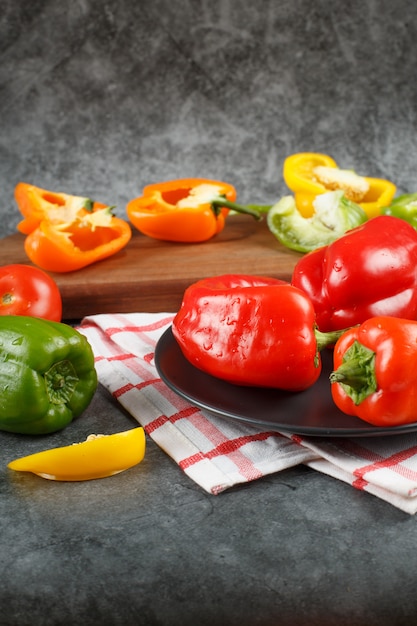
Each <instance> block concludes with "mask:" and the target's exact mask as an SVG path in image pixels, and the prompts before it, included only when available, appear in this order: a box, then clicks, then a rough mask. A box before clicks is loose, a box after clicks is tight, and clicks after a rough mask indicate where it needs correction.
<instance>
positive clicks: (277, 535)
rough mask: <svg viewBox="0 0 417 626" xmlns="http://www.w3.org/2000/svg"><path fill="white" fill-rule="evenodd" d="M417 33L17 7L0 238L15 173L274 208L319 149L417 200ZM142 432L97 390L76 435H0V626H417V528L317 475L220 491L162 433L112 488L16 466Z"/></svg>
mask: <svg viewBox="0 0 417 626" xmlns="http://www.w3.org/2000/svg"><path fill="white" fill-rule="evenodd" d="M416 30H417V4H416V3H415V2H413V1H412V0H396V2H392V1H391V0H351V1H350V2H341V1H337V0H333V1H331V0H282V1H275V2H274V1H273V0H257V1H256V2H254V1H253V0H223V1H222V0H211V1H209V0H188V1H187V0H184V1H183V2H180V1H178V0H139V1H136V2H135V1H134V0H118V1H117V2H110V1H109V0H73V1H72V2H62V1H59V0H31V2H28V1H25V0H3V1H2V3H1V8H0V128H1V132H0V190H1V202H0V216H1V219H0V235H1V236H5V235H7V234H9V233H13V232H15V227H16V223H17V221H18V219H19V216H18V214H17V210H16V207H15V205H14V200H13V189H14V186H15V184H16V183H17V182H18V181H21V180H23V181H26V182H29V183H33V184H35V185H38V186H41V187H45V188H47V189H51V190H54V191H59V190H60V191H66V192H68V193H76V194H78V195H84V194H85V195H89V196H92V197H95V198H96V199H98V200H103V201H106V202H109V203H111V204H116V205H117V207H118V208H117V211H118V212H119V213H120V214H121V215H123V214H124V207H125V204H126V202H127V201H128V200H129V199H130V198H131V197H134V196H135V195H138V194H139V193H140V191H141V189H142V187H143V185H145V184H147V183H150V182H155V181H159V180H164V179H169V178H176V177H184V176H203V177H208V178H220V179H223V180H226V181H229V182H231V183H233V184H235V185H236V188H237V190H238V194H239V197H240V199H241V200H242V201H247V202H254V201H262V202H270V201H274V200H275V199H276V198H277V197H278V196H279V195H280V194H282V193H283V192H284V185H283V181H282V163H283V160H284V158H285V156H287V155H288V154H291V153H294V152H299V151H322V152H326V153H328V154H331V155H332V156H333V157H334V158H335V159H336V161H337V162H338V163H339V165H341V166H342V167H353V168H354V169H356V170H357V171H358V172H359V173H362V174H366V175H371V176H381V177H387V178H389V179H391V180H393V181H394V182H396V183H397V185H398V189H399V191H410V192H411V191H417V180H416V163H417V146H416V127H417V115H416V112H417V81H416V67H417V65H416V46H417V43H416V42H417V33H416ZM0 245H1V242H0ZM12 261H13V259H11V262H12ZM132 425H133V422H132V420H131V418H130V417H129V416H128V415H126V414H125V413H123V411H122V410H121V409H120V407H119V406H118V405H117V404H116V402H115V401H113V399H112V398H110V397H109V396H108V395H107V394H106V393H105V392H104V390H103V389H101V388H100V389H99V390H98V392H97V394H96V396H95V398H94V400H93V402H92V404H91V406H90V407H89V408H88V410H87V411H86V413H85V415H84V416H83V418H80V419H79V420H77V421H76V422H74V423H73V424H72V425H71V426H69V427H68V428H67V429H65V430H64V431H63V432H62V433H57V434H56V435H52V436H50V437H48V438H43V437H41V438H35V437H23V436H18V435H11V434H7V433H0V449H1V463H0V492H1V498H0V606H1V612H0V625H1V626H3V625H4V626H61V625H62V626H75V625H78V624H83V625H85V626H89V625H95V624H100V625H103V626H130V625H132V626H136V625H139V626H142V625H144V626H148V625H149V626H177V625H178V626H179V625H181V626H206V625H207V626H209V625H210V626H212V625H216V626H217V624H219V625H221V626H223V625H224V626H235V625H236V626H254V625H259V626H304V625H312V626H315V625H317V626H333V624H338V625H339V626H365V624H366V626H409V624H410V623H414V621H415V618H416V617H417V595H416V591H415V590H416V586H417V552H416V549H415V546H416V543H417V520H416V518H415V517H414V516H409V515H407V514H405V513H402V512H400V511H398V510H397V509H395V508H394V507H392V506H390V505H388V504H386V503H384V502H382V501H380V500H378V499H377V498H375V497H373V496H370V495H367V494H365V493H363V492H359V491H356V490H354V489H353V488H351V487H349V486H348V485H345V484H343V483H341V482H339V481H336V480H334V479H332V478H328V477H326V476H324V475H322V474H319V473H317V472H314V471H312V470H309V469H307V468H305V467H299V468H295V469H293V470H288V471H285V472H283V473H279V474H275V475H273V476H269V477H268V478H265V479H263V480H258V481H256V482H253V483H251V484H250V485H247V486H244V487H240V488H236V489H232V490H230V491H227V492H225V493H224V494H221V495H219V496H209V495H207V494H206V493H204V492H203V491H202V490H201V489H200V488H199V487H197V486H196V485H195V484H194V483H193V482H192V481H191V480H190V479H189V478H187V477H186V476H185V475H184V474H183V473H182V472H181V470H180V469H179V468H178V467H177V466H176V465H175V464H174V462H173V461H172V460H171V459H170V458H169V457H167V456H166V455H165V454H164V453H163V452H162V451H161V450H160V449H159V448H157V447H156V446H155V445H154V444H153V443H152V442H151V441H148V449H147V454H146V457H145V460H144V462H143V463H142V464H141V465H139V466H137V467H136V468H133V469H132V470H129V471H128V472H126V473H123V474H121V475H119V476H116V477H113V478H109V479H106V480H102V481H93V482H87V483H79V484H73V483H62V484H61V483H54V482H49V481H44V480H42V479H40V478H37V477H35V476H29V475H20V474H16V475H15V474H13V475H10V472H9V471H8V470H7V468H6V465H7V462H8V461H10V460H11V459H13V458H16V457H18V456H22V455H24V454H28V453H30V452H33V451H37V450H39V449H41V448H42V447H52V446H54V445H65V443H71V442H73V441H80V440H82V439H84V438H85V436H86V434H88V433H89V432H94V431H96V430H100V431H102V432H103V431H104V432H115V431H117V430H123V429H126V428H130V427H131V426H132Z"/></svg>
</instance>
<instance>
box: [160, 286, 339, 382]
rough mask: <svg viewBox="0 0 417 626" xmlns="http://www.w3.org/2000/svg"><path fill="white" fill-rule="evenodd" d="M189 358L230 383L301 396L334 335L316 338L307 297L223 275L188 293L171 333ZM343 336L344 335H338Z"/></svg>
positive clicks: (289, 289)
mask: <svg viewBox="0 0 417 626" xmlns="http://www.w3.org/2000/svg"><path fill="white" fill-rule="evenodd" d="M172 330H173V334H174V337H175V338H176V340H177V342H178V344H179V346H180V348H181V350H182V352H183V354H184V356H185V357H186V359H187V360H188V361H189V362H190V363H191V364H192V365H194V366H195V367H197V368H198V369H200V370H202V371H204V372H206V373H208V374H211V375H212V376H215V377H217V378H220V379H223V380H226V381H228V382H231V383H234V384H238V385H247V386H258V387H272V388H277V389H285V390H288V391H300V390H302V389H306V388H308V387H310V386H311V385H312V384H313V383H314V382H316V380H317V379H318V377H319V375H320V372H321V358H320V354H319V351H320V350H321V349H322V348H323V347H324V346H325V345H327V344H329V343H334V342H335V334H329V335H325V336H324V335H323V333H319V332H316V331H315V314H314V309H313V306H312V304H311V302H310V300H309V298H308V297H307V296H306V295H305V294H304V293H303V292H302V291H300V290H299V289H297V288H295V287H292V286H291V285H290V284H289V283H285V282H284V281H281V280H278V279H274V278H265V277H259V276H246V275H230V274H228V275H224V276H216V277H212V278H207V279H203V280H200V281H198V282H196V283H194V284H193V285H191V286H190V287H188V289H186V291H185V293H184V297H183V301H182V304H181V307H180V310H179V311H178V313H177V315H176V316H175V318H174V321H173V326H172ZM337 336H338V335H337Z"/></svg>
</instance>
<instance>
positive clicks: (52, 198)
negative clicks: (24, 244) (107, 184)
mask: <svg viewBox="0 0 417 626" xmlns="http://www.w3.org/2000/svg"><path fill="white" fill-rule="evenodd" d="M14 197H15V200H16V204H17V206H18V208H19V211H20V212H21V214H22V215H23V218H24V219H23V220H22V221H20V222H19V223H18V225H17V229H18V230H19V231H20V232H21V233H23V234H24V235H29V233H31V232H32V231H33V230H35V228H38V226H39V224H40V223H41V222H43V221H44V220H47V221H49V222H57V223H62V222H68V221H71V218H73V216H74V215H75V214H77V213H78V212H86V213H91V211H96V210H98V209H104V208H105V207H106V206H107V205H105V204H103V203H101V202H94V201H93V200H90V198H85V197H81V196H71V195H69V194H67V193H57V192H55V191H48V190H47V189H42V188H41V187H35V185H29V184H28V183H23V182H21V183H18V184H17V185H16V187H15V190H14Z"/></svg>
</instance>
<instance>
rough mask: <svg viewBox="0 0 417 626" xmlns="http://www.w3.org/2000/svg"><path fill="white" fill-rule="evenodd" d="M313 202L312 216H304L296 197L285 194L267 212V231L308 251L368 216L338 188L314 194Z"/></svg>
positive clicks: (332, 239) (297, 247)
mask: <svg viewBox="0 0 417 626" xmlns="http://www.w3.org/2000/svg"><path fill="white" fill-rule="evenodd" d="M313 205H314V213H313V215H312V216H311V217H303V216H302V214H301V213H300V212H299V211H298V209H297V206H296V203H295V198H294V197H293V196H284V197H283V198H281V200H280V201H279V202H277V204H275V205H274V206H273V207H272V208H271V209H270V210H269V212H268V214H267V224H268V228H269V230H270V231H271V232H272V234H273V235H275V237H276V238H277V239H278V240H279V241H280V242H281V243H282V244H283V245H284V246H286V247H287V248H291V249H292V250H296V251H297V252H310V251H311V250H315V249H316V248H321V247H322V246H327V245H328V244H329V243H332V241H335V240H336V239H338V238H339V237H341V236H342V235H343V234H344V233H345V232H346V231H348V230H351V229H352V228H355V227H356V226H360V224H363V223H364V222H366V221H367V219H368V217H367V215H366V213H365V211H364V210H363V209H362V208H361V207H360V206H359V205H358V204H356V203H355V202H352V201H351V200H349V199H348V198H346V196H345V195H344V192H343V191H341V190H338V191H329V192H327V193H323V194H320V195H318V196H316V197H315V199H314V203H313Z"/></svg>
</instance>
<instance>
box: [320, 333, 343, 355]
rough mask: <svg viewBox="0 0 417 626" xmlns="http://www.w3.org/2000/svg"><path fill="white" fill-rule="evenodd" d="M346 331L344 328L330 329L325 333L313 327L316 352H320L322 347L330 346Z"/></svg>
mask: <svg viewBox="0 0 417 626" xmlns="http://www.w3.org/2000/svg"><path fill="white" fill-rule="evenodd" d="M345 332H346V328H344V329H343V330H332V331H329V332H327V333H322V332H321V331H320V330H319V329H318V328H315V329H314V334H315V336H316V341H317V352H321V351H322V350H323V349H324V348H327V347H329V346H332V345H333V344H335V343H336V341H337V340H338V339H339V337H341V336H342V335H343V333H345Z"/></svg>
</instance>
